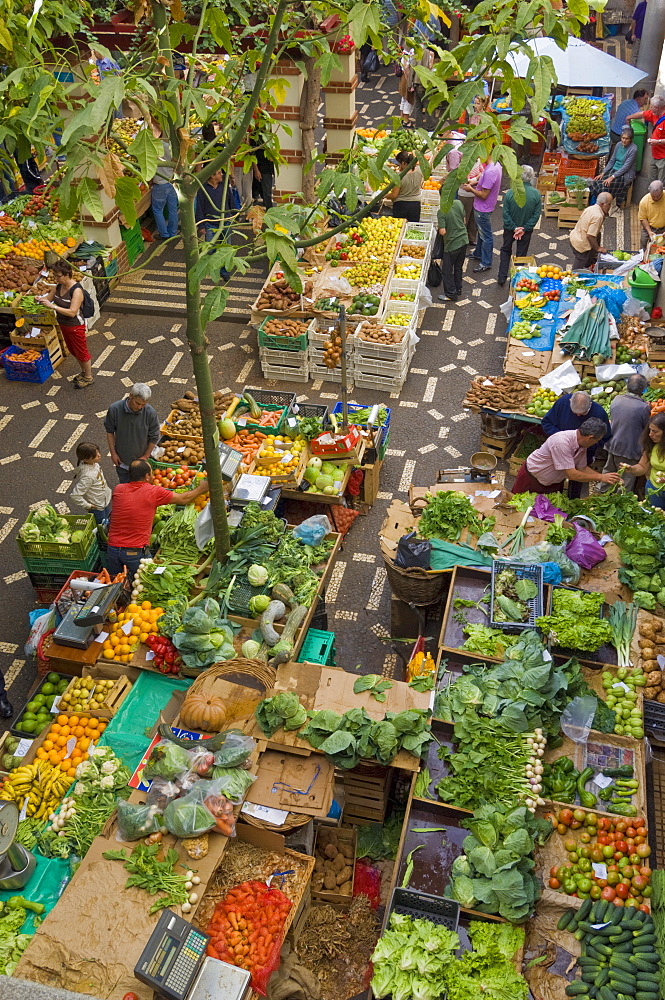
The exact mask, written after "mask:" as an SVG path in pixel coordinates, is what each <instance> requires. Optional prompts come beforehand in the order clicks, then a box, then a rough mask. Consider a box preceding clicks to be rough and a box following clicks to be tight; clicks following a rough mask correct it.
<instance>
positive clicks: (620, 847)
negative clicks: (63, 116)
mask: <svg viewBox="0 0 665 1000" xmlns="http://www.w3.org/2000/svg"><path fill="white" fill-rule="evenodd" d="M614 848H615V850H617V851H620V852H621V854H627V853H628V844H627V843H626V841H625V840H615V841H614Z"/></svg>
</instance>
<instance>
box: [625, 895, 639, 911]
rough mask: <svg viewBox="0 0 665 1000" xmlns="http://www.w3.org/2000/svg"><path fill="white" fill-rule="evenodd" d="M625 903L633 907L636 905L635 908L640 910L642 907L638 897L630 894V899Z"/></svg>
mask: <svg viewBox="0 0 665 1000" xmlns="http://www.w3.org/2000/svg"><path fill="white" fill-rule="evenodd" d="M625 905H626V906H627V907H631V906H632V907H634V908H635V909H636V910H639V908H640V904H639V903H638V902H637V900H636V899H633V897H632V896H629V897H628V899H627V900H626V904H625Z"/></svg>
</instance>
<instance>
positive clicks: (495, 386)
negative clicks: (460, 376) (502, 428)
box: [462, 375, 530, 413]
mask: <svg viewBox="0 0 665 1000" xmlns="http://www.w3.org/2000/svg"><path fill="white" fill-rule="evenodd" d="M529 393H530V389H529V387H528V386H527V385H526V384H525V383H524V382H522V381H520V380H519V379H516V378H513V376H512V375H500V376H497V375H482V376H479V377H477V378H474V379H472V381H471V383H470V385H469V388H468V389H467V391H466V396H465V397H464V403H463V404H462V405H463V406H470V407H474V406H484V407H488V408H489V409H491V410H505V411H506V412H508V413H514V412H517V411H518V410H521V409H523V408H524V407H525V405H526V403H527V402H528V399H529ZM528 412H529V411H528V408H527V413H528Z"/></svg>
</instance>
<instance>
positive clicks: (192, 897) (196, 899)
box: [189, 892, 199, 903]
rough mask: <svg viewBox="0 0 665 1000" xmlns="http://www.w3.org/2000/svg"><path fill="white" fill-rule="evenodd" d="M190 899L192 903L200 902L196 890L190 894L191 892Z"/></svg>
mask: <svg viewBox="0 0 665 1000" xmlns="http://www.w3.org/2000/svg"><path fill="white" fill-rule="evenodd" d="M189 901H190V903H198V901H199V897H198V896H197V894H196V893H195V892H190V894H189Z"/></svg>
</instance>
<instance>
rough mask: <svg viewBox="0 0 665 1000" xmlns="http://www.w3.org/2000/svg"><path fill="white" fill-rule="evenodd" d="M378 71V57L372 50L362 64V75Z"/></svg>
mask: <svg viewBox="0 0 665 1000" xmlns="http://www.w3.org/2000/svg"><path fill="white" fill-rule="evenodd" d="M378 69H379V57H378V55H377V54H376V52H375V51H374V49H372V51H371V52H368V53H367V56H366V58H365V62H364V63H363V73H377V72H378Z"/></svg>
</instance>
